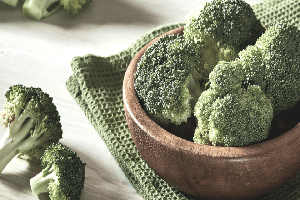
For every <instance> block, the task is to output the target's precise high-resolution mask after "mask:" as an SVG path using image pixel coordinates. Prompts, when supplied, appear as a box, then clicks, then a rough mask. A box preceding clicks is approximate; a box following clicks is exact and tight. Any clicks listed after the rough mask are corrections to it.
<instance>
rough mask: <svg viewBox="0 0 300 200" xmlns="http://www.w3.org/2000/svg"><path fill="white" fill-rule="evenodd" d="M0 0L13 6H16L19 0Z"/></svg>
mask: <svg viewBox="0 0 300 200" xmlns="http://www.w3.org/2000/svg"><path fill="white" fill-rule="evenodd" d="M1 1H2V2H4V3H6V4H8V5H10V6H13V7H17V4H18V2H19V0H1Z"/></svg>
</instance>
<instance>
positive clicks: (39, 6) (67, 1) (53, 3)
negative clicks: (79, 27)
mask: <svg viewBox="0 0 300 200" xmlns="http://www.w3.org/2000/svg"><path fill="white" fill-rule="evenodd" d="M89 2H91V0H26V1H25V3H24V5H23V13H24V14H25V15H26V16H28V17H30V18H32V19H35V20H41V19H42V18H43V17H49V16H50V15H51V14H53V13H54V12H55V11H57V10H58V9H59V8H60V6H63V7H64V9H65V10H67V11H68V12H70V13H72V14H76V13H78V11H79V10H80V9H81V8H82V6H83V5H85V4H87V3H89Z"/></svg>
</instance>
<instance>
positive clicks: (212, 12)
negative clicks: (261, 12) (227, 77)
mask: <svg viewBox="0 0 300 200" xmlns="http://www.w3.org/2000/svg"><path fill="white" fill-rule="evenodd" d="M185 22H186V25H185V27H184V36H185V38H186V39H187V40H191V41H194V42H196V43H198V44H199V45H201V47H202V51H201V53H202V57H201V59H200V62H199V65H198V66H197V71H198V73H200V75H201V77H202V78H203V79H208V75H209V73H210V72H211V71H212V70H213V68H214V67H215V65H216V64H217V63H218V61H220V60H223V61H231V60H234V59H236V58H237V57H238V52H240V51H241V50H243V49H245V48H246V47H247V46H248V45H254V44H255V42H256V40H257V39H258V38H259V37H260V36H261V35H262V34H263V33H264V31H265V29H264V28H263V26H262V24H261V22H260V21H259V20H258V19H257V18H256V16H255V13H254V12H253V10H252V8H251V6H250V5H249V4H248V3H246V2H245V1H243V0H213V1H211V2H206V3H205V4H204V3H201V4H199V5H198V6H197V7H195V8H194V9H193V10H192V11H191V12H190V13H189V14H188V15H187V16H186V21H185Z"/></svg>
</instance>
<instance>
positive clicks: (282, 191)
mask: <svg viewBox="0 0 300 200" xmlns="http://www.w3.org/2000/svg"><path fill="white" fill-rule="evenodd" d="M252 8H253V10H254V12H255V13H256V15H257V17H258V19H260V20H261V22H262V24H263V26H264V27H266V28H267V27H268V26H269V25H270V24H271V23H273V22H275V21H276V20H286V21H287V22H289V23H291V24H294V25H296V26H298V28H299V27H300V2H299V0H265V1H264V2H263V3H260V4H256V5H253V6H252ZM182 26H184V24H183V23H180V24H172V25H165V26H161V27H158V28H157V29H155V30H152V31H150V32H149V33H146V34H145V35H143V36H141V37H140V38H139V39H138V40H137V41H136V42H134V43H133V44H132V45H131V46H130V47H129V48H128V49H126V50H124V51H122V52H119V53H117V54H115V55H112V56H108V57H101V56H97V55H91V54H88V55H84V56H78V57H74V58H73V59H72V61H71V67H72V70H73V72H74V74H73V75H72V76H70V78H69V79H68V80H67V82H66V87H67V89H68V91H69V92H70V94H71V95H72V96H73V98H74V99H75V101H76V102H77V103H78V104H79V106H80V107H81V109H82V110H83V112H84V113H85V115H86V117H87V118H88V119H89V120H90V122H91V124H92V125H93V126H94V128H95V129H96V131H97V132H98V133H99V135H100V137H101V138H102V139H103V141H104V142H105V143H106V145H107V147H108V149H109V150H110V152H111V154H112V155H113V157H114V158H115V160H116V161H117V163H118V164H119V166H120V168H121V169H122V170H123V172H124V173H125V175H126V177H127V178H128V180H129V181H130V182H131V183H132V184H133V186H134V187H135V189H136V190H137V191H138V193H140V194H141V195H142V197H143V198H144V199H147V200H148V199H149V200H154V199H155V200H160V199H161V200H166V199H170V200H185V199H187V200H192V199H196V198H194V197H192V196H190V195H187V194H185V193H182V192H180V191H179V190H177V189H175V188H174V187H172V186H170V185H169V184H167V183H166V182H165V181H164V180H162V179H161V178H159V177H158V176H157V175H156V174H155V173H154V171H153V170H152V169H151V168H150V167H149V166H148V164H147V163H145V162H144V160H143V158H142V157H141V156H140V154H139V152H138V150H137V149H136V147H135V144H134V142H133V140H132V138H131V135H130V133H129V130H128V127H127V122H126V118H125V111H124V106H123V95H122V84H123V79H124V75H125V71H126V69H127V67H128V65H129V63H130V61H131V59H132V58H133V57H134V56H135V54H136V53H137V52H138V51H139V50H140V49H141V48H142V47H143V46H144V45H145V44H147V43H148V42H149V41H151V40H152V39H154V38H155V37H157V36H159V35H161V34H163V33H165V32H167V31H169V30H172V29H175V28H178V27H182ZM298 198H300V172H299V173H298V174H297V175H296V176H295V177H294V178H293V179H291V180H290V181H289V182H287V183H286V184H284V185H283V186H281V187H280V188H278V189H276V190H274V191H272V192H271V193H269V194H267V195H264V196H261V197H259V198H255V199H257V200H296V199H298ZM198 199H199V198H198ZM199 200H201V199H199Z"/></svg>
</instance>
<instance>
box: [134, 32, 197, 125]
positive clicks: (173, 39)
mask: <svg viewBox="0 0 300 200" xmlns="http://www.w3.org/2000/svg"><path fill="white" fill-rule="evenodd" d="M198 50H199V49H198V48H197V46H196V45H195V44H194V43H192V42H187V41H185V39H184V37H183V35H182V34H178V35H167V36H164V37H161V38H160V39H159V40H158V41H156V42H154V43H153V44H152V45H151V46H150V47H148V49H147V50H146V51H145V53H144V55H143V56H142V58H141V59H140V61H139V62H138V64H137V71H136V73H135V83H134V88H135V91H136V94H137V97H138V99H139V102H140V104H141V105H142V106H143V109H144V110H145V112H146V113H147V114H148V116H149V117H150V118H151V119H152V120H154V121H155V122H156V123H159V124H161V123H162V124H169V123H174V124H176V125H179V124H180V123H182V122H184V121H187V119H188V118H189V117H190V116H191V113H192V110H193V107H194V105H195V104H196V102H197V99H198V97H199V96H200V94H201V92H202V89H201V88H200V83H199V80H198V79H197V76H198V75H197V72H196V70H195V66H196V63H197V62H198V58H199V51H198Z"/></svg>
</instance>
